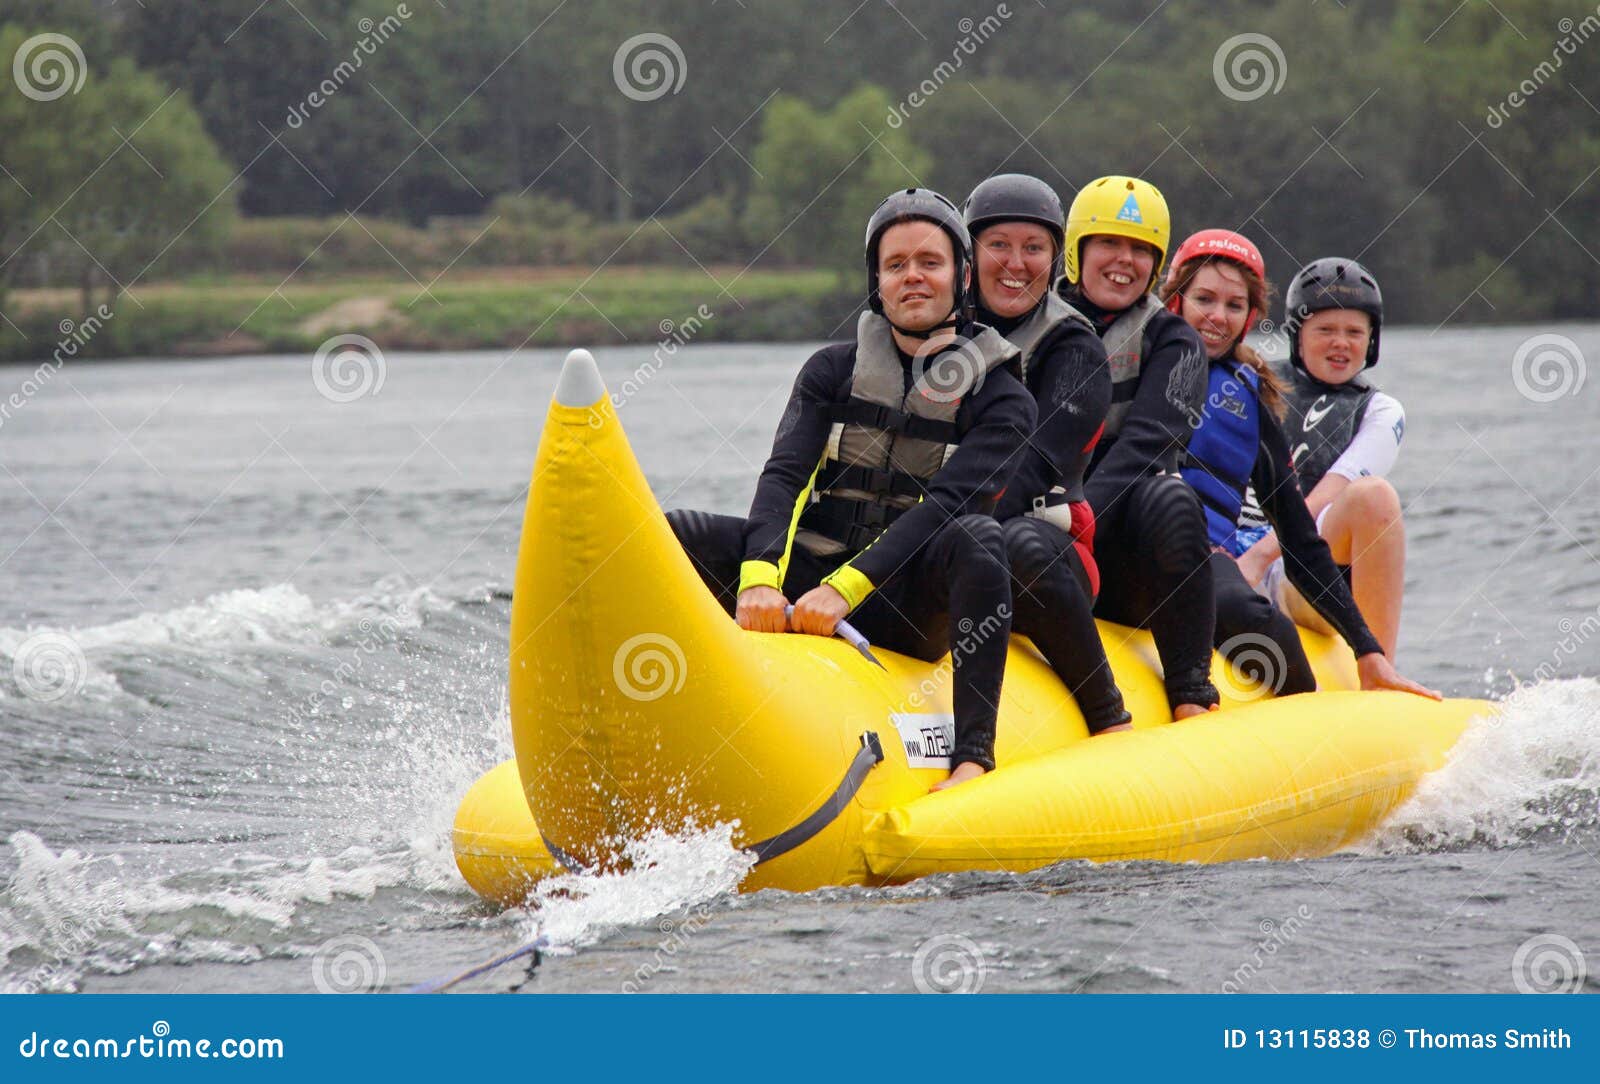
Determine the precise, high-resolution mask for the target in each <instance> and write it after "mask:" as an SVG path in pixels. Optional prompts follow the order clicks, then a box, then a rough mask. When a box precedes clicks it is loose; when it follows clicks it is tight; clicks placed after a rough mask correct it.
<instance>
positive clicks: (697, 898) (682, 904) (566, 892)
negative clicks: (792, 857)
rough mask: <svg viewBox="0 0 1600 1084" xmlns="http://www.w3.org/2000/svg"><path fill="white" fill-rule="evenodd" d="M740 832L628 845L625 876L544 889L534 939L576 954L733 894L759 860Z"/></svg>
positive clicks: (562, 882)
mask: <svg viewBox="0 0 1600 1084" xmlns="http://www.w3.org/2000/svg"><path fill="white" fill-rule="evenodd" d="M737 827H738V822H733V823H723V824H716V825H713V826H711V827H710V828H704V829H696V828H691V829H689V830H686V831H683V832H680V833H676V834H671V835H669V834H667V833H665V832H659V831H657V832H651V833H650V834H648V835H646V836H645V837H644V838H642V839H638V840H633V841H631V842H629V843H626V844H624V846H623V857H624V858H625V859H626V861H627V863H628V866H627V868H626V869H624V870H623V871H621V872H616V873H570V874H564V875H562V876H559V877H552V878H550V879H548V880H545V881H542V882H540V884H539V885H538V887H537V888H536V890H535V894H534V899H533V901H532V902H531V903H530V905H529V909H530V910H531V912H532V915H531V917H532V920H533V927H532V929H530V931H529V934H528V936H529V939H530V940H531V939H532V938H533V937H535V936H543V937H544V938H545V939H546V941H547V942H548V943H549V945H550V947H551V951H553V952H558V953H559V952H570V951H572V950H574V949H577V948H580V947H582V946H584V945H588V944H592V943H593V942H594V941H596V940H597V939H599V938H600V937H602V936H604V935H605V934H607V933H610V932H611V931H613V930H616V929H620V928H622V927H625V926H634V925H638V924H639V923H642V922H648V921H650V920H651V919H654V918H656V917H657V916H660V915H670V914H675V913H676V912H678V911H681V910H684V909H686V908H690V907H696V906H699V905H701V904H705V903H708V902H709V901H711V900H714V899H716V898H717V897H720V896H726V895H728V894H730V893H732V892H734V891H735V890H736V889H737V888H738V887H739V882H740V881H742V880H744V877H745V874H747V873H749V872H750V870H751V869H752V868H753V867H754V866H755V856H754V855H753V854H751V853H750V852H748V851H742V850H739V849H738V848H736V847H735V846H734V845H733V833H734V831H735V829H737ZM674 929H677V927H676V926H675V927H674ZM663 930H664V932H671V931H666V927H665V926H663Z"/></svg>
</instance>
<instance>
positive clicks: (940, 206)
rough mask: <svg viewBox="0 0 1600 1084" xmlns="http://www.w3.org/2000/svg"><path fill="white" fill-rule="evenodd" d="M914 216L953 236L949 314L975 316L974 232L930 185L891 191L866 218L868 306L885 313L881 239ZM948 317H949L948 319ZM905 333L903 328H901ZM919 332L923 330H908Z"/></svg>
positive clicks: (966, 316) (951, 242) (952, 206)
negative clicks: (952, 292) (880, 273)
mask: <svg viewBox="0 0 1600 1084" xmlns="http://www.w3.org/2000/svg"><path fill="white" fill-rule="evenodd" d="M913 219H924V220H926V221H928V222H932V223H933V224H934V225H936V226H938V227H939V228H940V229H942V230H944V232H945V233H947V234H949V236H950V247H951V248H952V249H954V250H955V255H956V277H955V307H954V308H952V309H951V310H950V315H951V316H953V317H956V318H958V319H960V320H970V319H972V289H971V285H970V283H967V282H966V280H967V272H968V269H970V268H971V267H972V235H971V234H970V233H968V232H967V225H966V223H965V222H963V221H962V220H961V212H960V211H958V210H956V205H955V204H953V203H951V202H950V201H949V200H948V199H946V198H945V197H944V196H941V195H940V194H939V193H937V192H935V191H933V189H931V188H906V189H901V190H900V191H897V192H892V193H890V194H889V195H888V196H886V197H885V198H884V201H883V202H882V203H880V204H878V209H877V210H876V211H873V212H872V217H871V218H869V219H867V240H866V260H867V307H868V308H870V309H871V310H872V311H873V312H875V313H877V314H878V315H880V316H882V315H883V299H882V298H880V297H879V296H878V242H879V241H881V240H883V235H884V232H885V231H886V230H888V228H889V227H890V226H893V225H895V224H896V223H899V222H908V221H911V220H913ZM947 319H948V318H947ZM899 330H900V331H901V332H903V333H904V332H905V329H904V328H900V329H899ZM909 334H920V333H915V332H912V333H909Z"/></svg>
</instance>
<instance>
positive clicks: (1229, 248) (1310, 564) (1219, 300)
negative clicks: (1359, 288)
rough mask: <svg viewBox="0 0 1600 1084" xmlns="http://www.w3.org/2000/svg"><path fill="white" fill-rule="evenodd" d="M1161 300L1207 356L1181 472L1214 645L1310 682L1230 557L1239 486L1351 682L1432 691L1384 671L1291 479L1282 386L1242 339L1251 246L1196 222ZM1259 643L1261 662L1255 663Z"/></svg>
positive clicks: (1290, 635) (1298, 685)
mask: <svg viewBox="0 0 1600 1084" xmlns="http://www.w3.org/2000/svg"><path fill="white" fill-rule="evenodd" d="M1161 296H1162V298H1163V300H1165V301H1166V303H1167V307H1168V308H1169V309H1171V310H1172V311H1173V312H1176V313H1177V314H1178V315H1180V316H1182V317H1183V319H1184V321H1185V322H1186V323H1187V324H1188V325H1189V326H1190V327H1192V328H1194V330H1195V332H1196V333H1197V334H1198V335H1199V336H1200V341H1201V342H1202V343H1203V344H1204V346H1205V351H1206V356H1207V358H1208V359H1209V360H1210V369H1209V372H1208V380H1207V389H1206V400H1205V405H1204V407H1203V408H1202V410H1201V412H1200V415H1199V418H1198V419H1197V422H1198V424H1197V425H1196V426H1195V432H1194V436H1193V437H1192V438H1191V439H1190V442H1189V447H1188V451H1187V454H1186V462H1185V466H1184V467H1183V472H1182V473H1183V477H1184V480H1185V481H1187V482H1188V483H1189V484H1190V485H1192V486H1193V487H1194V489H1195V491H1196V492H1197V493H1198V494H1199V496H1200V502H1201V506H1202V508H1203V509H1204V511H1205V518H1206V534H1207V539H1208V541H1209V542H1210V543H1211V545H1212V547H1213V550H1212V555H1211V570H1212V581H1213V584H1214V589H1215V593H1216V601H1217V620H1216V633H1215V637H1216V643H1217V646H1218V647H1219V648H1221V649H1222V650H1223V651H1224V653H1225V654H1232V655H1237V656H1248V657H1249V658H1250V659H1252V660H1253V662H1252V664H1251V665H1252V668H1254V667H1255V666H1257V665H1259V667H1260V669H1259V670H1258V672H1256V673H1255V674H1253V675H1252V676H1255V677H1257V678H1259V679H1261V680H1263V681H1265V682H1266V683H1268V684H1270V685H1271V686H1272V687H1273V691H1274V692H1276V693H1278V694H1279V695H1287V694H1291V693H1300V692H1309V691H1311V690H1313V689H1315V688H1316V677H1315V676H1314V675H1313V674H1312V672H1311V666H1310V664H1309V663H1308V662H1307V661H1306V656H1305V652H1304V650H1303V649H1302V647H1301V645H1300V637H1299V634H1298V632H1297V630H1296V627H1295V624H1294V622H1293V621H1292V620H1290V618H1289V616H1288V615H1287V614H1285V613H1284V612H1283V610H1281V609H1279V608H1278V607H1277V606H1276V605H1274V603H1273V602H1272V601H1271V600H1269V599H1268V598H1266V597H1264V596H1263V595H1261V594H1258V593H1257V591H1256V590H1255V588H1254V587H1252V586H1251V584H1250V583H1249V582H1248V581H1247V580H1246V578H1245V576H1244V575H1243V573H1241V571H1240V569H1239V566H1238V564H1237V559H1238V557H1239V555H1240V554H1242V553H1244V552H1245V551H1246V550H1248V548H1249V546H1250V544H1251V543H1252V542H1254V541H1255V539H1256V538H1258V537H1259V535H1258V534H1254V533H1252V532H1247V531H1241V530H1240V529H1239V526H1238V524H1239V516H1240V512H1241V510H1242V508H1243V506H1244V502H1245V495H1246V489H1247V488H1249V487H1253V489H1254V493H1255V496H1256V499H1257V500H1258V501H1259V503H1260V510H1261V512H1262V514H1263V515H1264V517H1265V519H1266V520H1267V521H1268V522H1269V523H1271V524H1272V526H1273V527H1274V528H1275V529H1276V531H1277V537H1278V538H1279V540H1280V542H1281V545H1282V547H1283V555H1284V574H1285V576H1286V577H1287V578H1288V581H1289V582H1290V583H1291V584H1293V586H1294V587H1295V589H1296V590H1297V591H1298V592H1299V594H1300V596H1301V597H1303V598H1304V599H1305V600H1306V602H1307V603H1308V604H1309V605H1310V606H1312V607H1314V608H1315V610H1316V612H1317V613H1318V614H1319V615H1321V617H1322V619H1323V620H1324V621H1326V622H1327V624H1328V625H1329V626H1330V627H1331V628H1332V629H1334V630H1336V631H1337V632H1338V633H1339V634H1340V635H1342V636H1343V637H1344V639H1345V641H1346V642H1347V643H1348V644H1349V645H1350V647H1351V649H1352V650H1353V651H1354V652H1355V654H1356V665H1357V668H1358V670H1359V672H1360V675H1361V687H1362V688H1364V689H1401V690H1405V691H1407V692H1413V693H1418V694H1420V695H1424V696H1433V697H1437V696H1438V694H1437V693H1434V692H1432V691H1431V690H1428V689H1425V688H1423V687H1422V686H1421V685H1418V684H1417V683H1416V682H1414V681H1411V680H1409V679H1407V678H1405V677H1402V676H1401V675H1400V674H1399V673H1397V672H1396V671H1395V669H1394V666H1393V664H1392V663H1390V661H1389V659H1388V657H1387V656H1386V655H1385V654H1384V651H1383V647H1382V645H1381V644H1380V643H1379V642H1378V640H1377V638H1376V637H1374V636H1373V634H1372V632H1371V631H1370V630H1369V629H1368V627H1367V623H1366V621H1365V620H1363V618H1362V616H1361V611H1360V610H1359V609H1357V607H1356V604H1355V600H1354V599H1353V598H1352V597H1351V594H1350V588H1349V586H1348V585H1347V584H1346V583H1345V580H1344V577H1343V575H1342V574H1341V573H1340V571H1339V568H1338V566H1337V565H1336V564H1334V560H1333V555H1332V553H1331V552H1330V551H1329V549H1328V544H1327V542H1325V541H1324V540H1323V539H1322V537H1321V536H1320V535H1319V534H1318V533H1317V528H1316V524H1315V522H1314V521H1313V519H1312V517H1311V513H1310V511H1309V510H1308V509H1307V508H1306V502H1305V498H1304V496H1303V495H1302V494H1301V492H1300V488H1299V486H1298V484H1297V483H1296V481H1295V474H1294V469H1293V466H1292V464H1291V462H1290V452H1289V442H1288V439H1287V438H1286V437H1285V436H1284V433H1283V428H1282V426H1281V425H1280V424H1279V418H1280V417H1281V414H1282V411H1283V409H1284V398H1283V389H1282V386H1281V385H1280V383H1279V380H1278V378H1277V376H1276V375H1275V374H1274V373H1273V372H1272V370H1271V369H1270V368H1269V367H1268V366H1267V364H1266V362H1265V361H1264V360H1263V359H1262V358H1261V357H1260V355H1258V354H1257V353H1256V352H1255V351H1254V350H1252V349H1251V348H1250V347H1249V346H1248V345H1247V344H1245V342H1244V341H1243V340H1244V335H1245V332H1246V331H1248V330H1249V329H1250V328H1251V327H1252V326H1253V325H1254V324H1255V322H1256V320H1257V319H1258V318H1259V317H1260V315H1261V313H1262V312H1263V311H1264V310H1265V307H1266V298H1267V284H1266V267H1265V264H1264V263H1263V261H1262V259H1261V253H1260V251H1259V250H1258V249H1257V248H1256V247H1255V245H1254V244H1252V243H1251V242H1250V241H1249V240H1248V239H1246V238H1245V237H1242V236H1240V235H1239V234H1237V233H1233V232H1232V231H1229V230H1203V231H1201V232H1200V233H1197V234H1195V235H1193V236H1192V237H1190V238H1189V239H1188V240H1186V241H1184V243H1183V244H1182V245H1181V246H1179V248H1178V251H1177V254H1176V255H1175V256H1174V257H1173V261H1172V271H1171V273H1170V274H1169V276H1168V278H1167V281H1166V283H1165V284H1164V285H1163V287H1162V290H1161ZM1268 642H1270V644H1271V648H1270V650H1269V651H1268V653H1267V654H1268V655H1269V656H1270V659H1271V661H1270V663H1266V662H1261V661H1260V660H1262V657H1263V656H1262V651H1261V648H1262V647H1263V646H1265V645H1266V644H1267V643H1268ZM1279 659H1281V660H1282V665H1279V664H1278V660H1279ZM1273 670H1276V671H1278V672H1276V673H1274V672H1270V671H1273Z"/></svg>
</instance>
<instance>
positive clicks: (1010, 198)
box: [963, 173, 1066, 282]
mask: <svg viewBox="0 0 1600 1084" xmlns="http://www.w3.org/2000/svg"><path fill="white" fill-rule="evenodd" d="M963 214H964V216H965V217H966V220H967V232H968V233H970V234H972V238H973V241H974V242H976V241H977V238H978V234H979V233H980V232H981V231H982V230H983V228H984V227H985V226H989V225H993V224H994V223H996V222H1036V223H1038V224H1039V225H1041V226H1043V227H1044V228H1045V229H1047V230H1049V231H1050V236H1052V237H1054V238H1055V241H1056V258H1055V262H1054V263H1052V264H1051V265H1050V281H1052V282H1054V281H1055V280H1056V279H1058V278H1060V277H1061V268H1062V261H1063V258H1064V256H1065V246H1066V230H1065V229H1064V227H1063V226H1062V222H1063V221H1064V217H1063V215H1062V211H1061V197H1060V196H1058V195H1056V190H1055V189H1054V188H1051V187H1050V186H1049V185H1047V184H1045V183H1044V182H1043V181H1041V180H1040V179H1039V178H1037V177H1030V176H1028V175H1027V174H1026V173H1000V174H997V175H995V176H993V177H990V178H989V179H988V180H986V181H982V182H980V183H979V184H978V187H976V188H974V189H973V190H972V194H971V195H970V196H968V197H967V203H966V206H965V207H964V208H963Z"/></svg>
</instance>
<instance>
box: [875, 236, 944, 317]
mask: <svg viewBox="0 0 1600 1084" xmlns="http://www.w3.org/2000/svg"><path fill="white" fill-rule="evenodd" d="M955 281H956V261H955V249H954V248H953V247H951V244H950V236H949V235H948V234H947V233H945V232H944V230H942V229H941V228H939V227H938V226H937V225H935V224H934V223H932V222H927V221H924V220H922V219H914V220H912V221H910V222H897V223H895V224H894V225H893V226H890V227H889V228H888V229H887V230H884V231H883V237H882V239H880V240H879V242H878V297H879V298H880V299H881V300H882V302H883V314H884V315H885V316H887V317H888V318H889V322H890V323H892V324H897V325H899V326H900V327H903V328H908V329H910V330H912V331H927V330H928V329H929V328H931V327H936V326H938V325H939V324H941V323H943V322H944V321H945V320H946V319H947V318H948V317H949V316H950V311H951V310H952V309H953V308H954V307H955V296H956V295H955Z"/></svg>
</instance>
